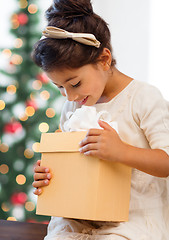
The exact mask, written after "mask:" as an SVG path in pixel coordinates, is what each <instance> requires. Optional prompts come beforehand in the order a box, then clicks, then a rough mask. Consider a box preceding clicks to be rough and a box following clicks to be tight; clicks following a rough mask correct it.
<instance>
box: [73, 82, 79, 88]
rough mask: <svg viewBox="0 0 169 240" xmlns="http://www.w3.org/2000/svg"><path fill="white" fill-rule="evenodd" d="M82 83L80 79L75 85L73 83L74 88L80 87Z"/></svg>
mask: <svg viewBox="0 0 169 240" xmlns="http://www.w3.org/2000/svg"><path fill="white" fill-rule="evenodd" d="M80 84H81V82H80V81H79V82H78V83H76V84H75V85H72V87H73V88H76V87H79V86H80Z"/></svg>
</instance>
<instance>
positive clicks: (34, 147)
mask: <svg viewBox="0 0 169 240" xmlns="http://www.w3.org/2000/svg"><path fill="white" fill-rule="evenodd" d="M39 148H40V143H39V142H35V143H34V144H33V145H32V149H33V151H34V152H39Z"/></svg>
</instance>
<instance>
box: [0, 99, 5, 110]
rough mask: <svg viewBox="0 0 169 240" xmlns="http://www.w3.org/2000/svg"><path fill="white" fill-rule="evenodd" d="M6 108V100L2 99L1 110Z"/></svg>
mask: <svg viewBox="0 0 169 240" xmlns="http://www.w3.org/2000/svg"><path fill="white" fill-rule="evenodd" d="M4 108H5V102H4V101H3V100H0V110H3V109H4Z"/></svg>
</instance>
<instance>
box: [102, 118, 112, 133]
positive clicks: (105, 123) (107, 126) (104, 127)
mask: <svg viewBox="0 0 169 240" xmlns="http://www.w3.org/2000/svg"><path fill="white" fill-rule="evenodd" d="M98 124H99V125H100V127H101V128H103V129H104V130H108V131H112V130H113V128H112V127H111V126H110V125H109V124H108V123H107V122H104V121H102V120H99V121H98Z"/></svg>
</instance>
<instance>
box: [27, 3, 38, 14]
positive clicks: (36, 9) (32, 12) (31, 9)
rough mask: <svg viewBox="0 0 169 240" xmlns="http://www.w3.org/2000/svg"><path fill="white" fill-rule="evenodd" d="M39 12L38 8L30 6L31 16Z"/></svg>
mask: <svg viewBox="0 0 169 240" xmlns="http://www.w3.org/2000/svg"><path fill="white" fill-rule="evenodd" d="M37 11H38V7H37V6H36V5H35V4H30V5H29V6H28V12H29V13H30V14H35V13H36V12H37Z"/></svg>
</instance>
